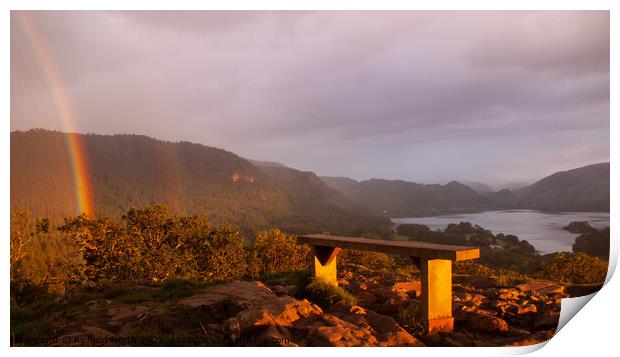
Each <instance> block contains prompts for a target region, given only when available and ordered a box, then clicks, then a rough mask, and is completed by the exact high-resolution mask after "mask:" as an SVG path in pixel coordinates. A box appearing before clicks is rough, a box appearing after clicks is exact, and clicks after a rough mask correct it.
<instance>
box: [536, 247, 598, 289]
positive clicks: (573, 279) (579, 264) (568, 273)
mask: <svg viewBox="0 0 620 357" xmlns="http://www.w3.org/2000/svg"><path fill="white" fill-rule="evenodd" d="M607 265H608V263H607V262H606V261H604V260H602V259H599V258H597V257H592V256H589V255H587V254H585V253H577V254H571V253H556V254H554V255H553V262H552V263H551V264H548V265H546V266H545V267H544V268H543V269H542V271H541V272H540V274H539V276H540V277H542V278H544V279H549V280H552V281H557V282H562V283H574V284H590V283H602V282H604V281H605V276H606V275H607Z"/></svg>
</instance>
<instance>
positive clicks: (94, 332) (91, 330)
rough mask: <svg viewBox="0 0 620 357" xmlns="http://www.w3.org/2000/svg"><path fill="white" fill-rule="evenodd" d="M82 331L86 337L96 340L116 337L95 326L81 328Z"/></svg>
mask: <svg viewBox="0 0 620 357" xmlns="http://www.w3.org/2000/svg"><path fill="white" fill-rule="evenodd" d="M82 331H84V332H85V333H86V334H87V335H90V336H93V337H95V338H98V339H103V338H106V337H107V338H110V337H118V336H117V335H116V334H114V333H112V332H110V331H108V330H104V329H102V328H99V327H96V326H82Z"/></svg>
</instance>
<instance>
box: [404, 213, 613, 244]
mask: <svg viewBox="0 0 620 357" xmlns="http://www.w3.org/2000/svg"><path fill="white" fill-rule="evenodd" d="M574 221H587V222H588V223H590V225H591V226H592V227H595V228H603V227H609V212H556V213H551V212H541V211H532V210H507V211H486V212H478V213H459V214H446V215H441V216H433V217H412V218H392V222H394V223H395V224H402V223H418V224H424V225H426V226H428V227H429V228H430V229H432V230H437V229H442V230H443V229H445V228H446V227H447V226H448V224H450V223H459V222H470V223H471V224H477V225H479V226H480V227H482V228H484V229H488V230H490V231H491V232H493V234H498V233H504V234H512V235H515V236H517V237H519V239H525V240H527V241H528V242H529V243H530V244H531V245H533V246H534V248H536V250H539V251H540V252H542V253H552V252H571V251H572V246H573V243H574V242H575V238H576V237H577V236H578V234H573V233H570V232H568V231H565V230H563V229H562V227H564V226H566V225H567V224H569V223H570V222H574Z"/></svg>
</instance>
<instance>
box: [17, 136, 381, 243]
mask: <svg viewBox="0 0 620 357" xmlns="http://www.w3.org/2000/svg"><path fill="white" fill-rule="evenodd" d="M67 135H76V136H79V138H80V139H81V140H82V141H83V143H84V153H83V154H84V156H85V157H86V158H87V163H88V171H90V183H91V187H92V193H93V194H92V196H93V202H94V207H95V212H94V213H95V214H96V215H108V216H118V215H121V214H123V213H124V212H126V210H127V209H128V208H130V207H132V206H135V207H143V206H146V205H151V204H156V203H164V204H166V205H168V207H169V208H170V211H171V212H172V213H184V214H191V213H200V214H206V215H208V216H209V217H210V218H211V219H212V220H213V221H215V222H218V223H231V224H234V225H236V226H238V227H240V228H241V229H242V230H244V231H245V232H255V231H256V230H259V229H264V228H269V227H272V226H278V227H280V228H282V229H285V230H288V231H289V232H292V233H306V232H331V233H335V234H360V233H361V232H362V231H369V232H377V233H385V232H387V231H389V229H390V223H389V221H388V220H387V219H384V218H380V217H378V216H377V215H373V214H371V213H369V212H368V211H367V210H365V209H363V208H361V207H359V206H357V205H355V204H354V203H352V202H350V201H348V200H347V199H346V198H345V197H344V195H343V194H341V193H340V192H338V191H335V190H333V189H331V188H330V187H328V186H327V185H325V184H324V183H323V182H322V181H321V180H320V179H319V178H318V177H317V176H316V175H314V174H313V173H311V172H301V171H297V170H293V169H289V168H287V167H285V166H283V165H277V164H273V163H265V162H255V164H256V165H255V164H253V163H252V162H250V161H248V160H246V159H244V158H241V157H239V156H237V155H235V154H233V153H231V152H228V151H225V150H222V149H217V148H213V147H207V146H204V145H199V144H192V143H188V142H179V143H173V142H166V141H160V140H155V139H152V138H149V137H146V136H141V135H93V134H89V135H82V134H64V133H61V132H56V131H47V130H31V131H28V132H12V133H11V210H12V211H13V210H16V209H22V210H27V211H30V212H31V213H32V214H33V215H34V216H47V217H49V218H52V219H54V220H56V221H60V220H61V219H62V218H63V217H65V216H70V215H75V214H77V213H78V208H77V205H76V198H75V197H76V193H75V190H74V182H73V176H72V175H73V171H72V167H73V166H72V163H71V161H70V160H69V159H68V155H67V148H66V145H65V139H66V137H67ZM257 165H259V166H257Z"/></svg>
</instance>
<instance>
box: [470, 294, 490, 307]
mask: <svg viewBox="0 0 620 357" xmlns="http://www.w3.org/2000/svg"><path fill="white" fill-rule="evenodd" d="M486 300H487V298H486V297H485V296H484V295H480V294H475V295H472V298H471V301H472V302H473V303H474V305H475V306H476V307H477V306H480V305H482V303H483V302H485V301H486Z"/></svg>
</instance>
